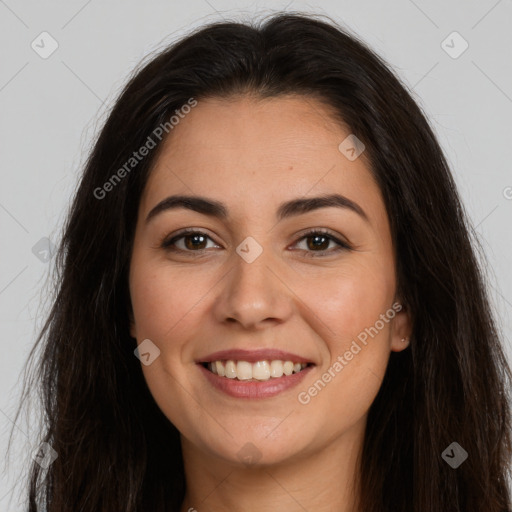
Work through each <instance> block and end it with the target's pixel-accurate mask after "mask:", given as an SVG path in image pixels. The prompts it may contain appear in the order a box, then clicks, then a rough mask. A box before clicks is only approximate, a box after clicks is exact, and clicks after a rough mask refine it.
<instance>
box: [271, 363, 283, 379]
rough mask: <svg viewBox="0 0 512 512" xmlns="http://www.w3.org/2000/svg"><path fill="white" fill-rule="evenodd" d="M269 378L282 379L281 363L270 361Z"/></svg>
mask: <svg viewBox="0 0 512 512" xmlns="http://www.w3.org/2000/svg"><path fill="white" fill-rule="evenodd" d="M270 376H271V377H276V378H277V377H282V376H283V362H282V361H272V362H271V363H270Z"/></svg>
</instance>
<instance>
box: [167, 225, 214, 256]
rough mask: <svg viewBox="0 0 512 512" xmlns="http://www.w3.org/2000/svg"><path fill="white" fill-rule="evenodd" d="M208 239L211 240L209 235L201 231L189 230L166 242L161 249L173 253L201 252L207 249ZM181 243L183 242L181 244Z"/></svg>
mask: <svg viewBox="0 0 512 512" xmlns="http://www.w3.org/2000/svg"><path fill="white" fill-rule="evenodd" d="M208 239H209V240H211V238H210V237H209V236H208V235H206V234H205V233H203V232H201V231H194V230H187V231H182V232H181V233H179V234H178V235H176V236H174V237H172V238H171V239H169V240H164V241H163V242H162V243H161V247H162V248H163V249H168V250H173V251H183V252H201V251H204V250H206V249H207V247H206V244H207V241H208ZM181 241H183V242H182V243H181ZM180 245H181V246H180ZM217 247H218V246H217Z"/></svg>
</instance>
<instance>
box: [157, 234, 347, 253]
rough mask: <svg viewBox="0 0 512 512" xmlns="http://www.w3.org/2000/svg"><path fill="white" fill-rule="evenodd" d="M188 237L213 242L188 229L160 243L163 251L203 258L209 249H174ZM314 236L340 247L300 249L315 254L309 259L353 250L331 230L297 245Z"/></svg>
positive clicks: (305, 235) (308, 235) (302, 237)
mask: <svg viewBox="0 0 512 512" xmlns="http://www.w3.org/2000/svg"><path fill="white" fill-rule="evenodd" d="M187 235H205V236H206V237H207V238H209V239H210V240H212V238H211V237H210V236H208V235H207V234H206V233H204V232H202V231H199V230H197V229H194V228H186V229H184V230H182V231H181V232H179V233H178V234H177V235H175V236H173V237H172V238H170V239H166V238H164V239H163V240H162V241H161V242H160V247H161V248H162V249H165V250H167V251H172V252H181V253H198V254H194V256H197V257H200V256H202V255H203V253H204V252H205V251H206V250H207V249H199V250H197V251H192V250H189V249H179V248H176V247H173V245H174V244H175V243H176V242H177V241H178V240H180V239H181V238H185V237H186V236H187ZM314 235H323V236H325V237H326V238H328V239H329V240H330V241H332V242H335V243H336V244H338V247H336V248H335V249H334V250H333V249H330V250H321V251H311V250H306V249H300V250H301V251H303V252H306V253H313V254H309V255H308V256H307V257H308V258H322V257H325V256H329V255H331V254H335V253H338V252H340V251H347V250H351V249H352V248H351V247H350V246H349V245H348V244H347V243H346V242H343V241H341V240H339V239H338V238H336V237H335V236H333V235H332V234H331V232H330V231H329V230H326V229H312V230H310V231H307V232H306V233H304V234H303V235H302V236H301V237H300V238H299V239H298V240H297V242H295V244H297V243H298V242H300V241H302V240H304V239H305V238H309V237H312V236H314ZM295 244H294V245H295ZM315 253H317V254H315Z"/></svg>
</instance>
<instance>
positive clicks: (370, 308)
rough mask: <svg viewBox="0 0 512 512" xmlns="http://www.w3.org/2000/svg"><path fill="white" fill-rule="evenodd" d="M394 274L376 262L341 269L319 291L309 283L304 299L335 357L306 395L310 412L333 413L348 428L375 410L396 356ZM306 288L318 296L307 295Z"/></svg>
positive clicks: (390, 267) (320, 286)
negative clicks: (393, 340) (393, 350)
mask: <svg viewBox="0 0 512 512" xmlns="http://www.w3.org/2000/svg"><path fill="white" fill-rule="evenodd" d="M392 268H393V267H392V266H390V265H386V264H385V263H384V262H383V263H375V260H373V261H372V262H371V264H370V263H368V264H366V265H361V264H360V262H358V264H357V265H351V266H348V265H347V267H346V268H345V269H342V270H340V269H337V271H336V273H333V275H332V278H331V279H325V280H324V281H322V282H321V283H322V284H321V285H320V284H317V286H316V287H313V286H312V282H309V283H307V282H304V288H303V289H302V290H303V291H302V292H301V294H302V296H307V297H308V301H307V305H308V307H310V308H311V309H312V311H313V312H314V315H315V317H317V319H318V320H317V322H316V325H317V329H316V330H317V333H318V334H320V335H321V337H322V340H323V344H324V346H325V347H326V348H327V350H328V351H329V354H328V356H327V354H326V356H327V357H326V359H325V361H324V362H323V364H322V368H319V369H318V373H317V376H316V379H317V380H316V381H315V382H314V383H313V386H312V387H310V388H309V389H303V390H301V391H303V392H304V393H305V394H303V395H302V398H301V400H302V401H301V403H303V404H305V406H306V407H314V408H316V407H318V408H319V409H320V410H329V411H331V412H332V413H333V418H335V417H338V418H341V417H343V418H345V421H346V422H348V423H351V422H352V421H355V420H356V419H357V418H361V416H363V415H364V414H365V412H366V411H367V410H368V408H369V407H370V405H371V403H372V402H373V400H374V398H375V396H376V394H377V392H378V390H379V388H380V385H381V383H382V378H383V376H384V373H385V370H386V366H387V363H388V360H389V354H390V326H391V319H392V317H393V316H394V312H391V314H389V310H390V308H391V305H392V301H393V297H394V291H395V290H394V274H393V270H392ZM306 288H309V290H315V291H314V293H311V291H310V292H309V293H308V295H305V293H306ZM387 311H388V315H387V316H386V312H387ZM381 315H384V318H385V319H386V320H387V321H383V320H382V317H381ZM319 380H320V382H319ZM306 402H308V404H309V405H307V404H306ZM313 404H315V405H313ZM337 414H339V415H338V416H337ZM335 424H336V421H334V423H333V424H332V425H333V426H335Z"/></svg>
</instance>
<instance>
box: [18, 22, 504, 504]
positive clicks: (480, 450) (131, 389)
mask: <svg viewBox="0 0 512 512" xmlns="http://www.w3.org/2000/svg"><path fill="white" fill-rule="evenodd" d="M240 93H251V94H257V95H259V96H261V97H273V96H279V95H283V94H287V93H293V94H302V95H306V96H314V97H316V98H319V99H321V100H322V101H324V102H326V103H327V104H328V105H329V106H330V107H331V109H332V110H333V112H335V113H336V114H337V115H338V116H339V119H340V122H341V121H342V122H344V123H346V125H348V126H349V127H350V129H351V132H352V133H354V134H355V135H356V136H357V137H358V138H359V139H360V140H362V141H363V143H364V144H365V146H366V155H367V156H368V158H369V161H370V164H371V172H372V173H373V175H374V177H375V179H376V180H377V183H378V184H379V187H380V189H381V192H382V195H383V197H384V200H385V204H386V208H387V213H388V216H389V220H390V225H391V230H392V236H393V244H394V248H395V251H396V265H397V276H398V277H397V287H398V294H399V296H400V297H401V298H402V301H403V303H404V304H405V306H406V307H407V308H408V309H409V312H410V314H411V316H412V319H413V333H412V337H411V346H410V347H409V348H408V349H407V350H405V351H403V352H400V353H392V354H391V358H390V361H389V366H388V368H387V372H386V375H385V378H384V381H383V384H382V387H381V389H380V391H379V393H378V395H377V397H376V398H375V401H374V403H373V404H372V406H371V408H370V411H369V416H368V423H367V429H366V433H365V440H364V446H363V452H362V459H361V472H360V474H359V475H358V476H359V478H360V481H361V486H362V495H361V503H360V505H361V510H364V511H365V512H412V511H414V512H441V511H443V512H510V511H511V498H510V488H509V484H508V478H509V476H510V461H511V458H512V447H511V410H510V388H511V382H512V376H511V371H510V367H509V366H508V364H507V360H506V358H505V355H504V352H503V349H502V345H501V342H500V338H499V333H498V329H497V324H496V320H495V319H494V317H493V312H492V310H491V309H490V306H489V299H488V296H487V292H486V288H485V282H484V279H483V274H482V270H481V268H480V264H479V262H478V260H477V252H476V248H477V247H478V245H477V240H476V237H475V236H474V231H473V229H472V227H471V225H470V223H469V222H468V218H467V215H466V213H465V212H464V209H463V207H462V205H461V201H460V199H459V196H458V193H457V190H456V187H455V184H454V181H453V178H452V176H451V174H450V171H449V168H448V165H447V162H446V160H445V157H444V155H443V152H442V150H441V148H440V146H439V144H438V142H437V141H436V138H435V136H434V134H433V131H432V129H431V127H430V126H429V123H428V122H427V120H426V119H425V116H424V114H423V113H422V111H421V109H420V108H419V106H418V105H417V104H416V102H415V101H414V100H413V99H412V97H411V94H410V93H409V92H408V91H407V87H406V86H405V85H403V84H402V83H401V82H400V80H399V79H398V78H397V77H396V76H395V75H394V74H393V72H392V71H391V70H390V68H389V66H387V65H386V64H385V62H384V61H383V60H382V59H381V58H380V57H379V56H378V55H376V54H375V53H374V52H373V51H371V50H370V49H369V48H368V47H367V46H366V45H365V44H364V43H363V42H362V41H360V40H358V38H357V37H356V36H355V35H353V34H350V33H349V32H348V30H347V29H344V28H342V27H340V26H338V25H336V24H335V23H334V22H333V21H332V20H329V19H327V20H322V19H320V17H319V16H316V17H314V16H311V15H309V14H308V15H301V14H300V13H299V14H277V15H274V16H272V17H271V18H270V19H268V20H266V21H265V22H264V23H261V24H260V25H259V26H255V25H254V26H253V25H250V24H242V23H235V22H233V23H229V22H222V23H214V24H211V25H208V26H206V27H203V28H201V29H199V30H196V31H195V32H194V33H192V34H190V35H188V36H187V37H185V38H183V39H182V40H180V41H178V42H177V43H176V44H173V45H172V46H170V47H168V48H166V49H165V50H164V51H162V52H160V53H159V54H158V55H157V56H156V57H153V58H151V60H150V61H149V62H147V63H146V64H145V65H144V66H142V67H141V68H140V69H139V70H137V72H136V73H135V74H134V75H133V76H132V78H131V79H130V80H129V82H128V84H127V85H126V86H125V88H124V89H123V91H122V92H121V94H120V96H119V98H118V99H117V101H116V103H115V104H114V106H113V108H112V110H111V112H110V114H109V116H108V119H107V120H106V122H105V124H104V126H103V128H102V130H101V132H100V133H99V136H98V138H97V140H96V142H95V145H94V148H93V150H92V152H91V154H90V157H89V159H88V161H87V164H86V166H85V169H84V171H83V174H82V176H81V180H80V183H79V186H78V189H77V191H76V194H75V197H74V199H73V201H72V204H71V208H70V212H69V215H68V217H67V220H66V223H65V227H64V234H63V238H62V241H61V243H60V246H59V250H58V253H57V256H56V259H55V269H56V278H55V296H54V301H53V307H52V309H51V312H50V314H49V317H48V319H47V321H46V323H45V325H44V328H43V329H42V331H41V333H40V335H39V337H38V339H37V341H36V344H35V346H34V349H33V350H32V352H31V353H30V356H29V358H33V357H35V354H36V350H35V349H36V347H38V346H40V349H41V350H40V356H39V358H38V360H37V368H36V369H37V372H36V373H35V374H34V380H37V382H38V384H39V386H40V390H41V398H42V409H43V414H44V418H43V419H44V432H42V433H41V435H42V438H43V440H44V441H45V442H47V443H48V444H49V445H51V447H52V448H53V449H54V450H55V451H56V453H57V454H58V457H57V459H56V460H54V461H53V462H52V463H51V464H50V465H49V467H48V468H46V469H44V468H42V467H41V465H40V464H38V463H37V462H34V463H33V465H32V466H31V468H30V483H29V489H28V493H29V507H28V511H29V512H36V511H41V510H46V512H68V511H69V512H71V511H72V512H93V511H94V512H113V511H121V510H122V511H124V512H135V511H148V512H149V511H150V512H164V511H179V509H180V506H181V503H182V500H183V496H184V491H185V479H184V471H183V461H182V454H181V448H180V440H179V433H178V431H177V429H176V428H175V427H174V426H173V425H172V423H171V422H170V421H169V420H168V419H167V418H166V417H165V416H164V415H163V413H162V412H161V410H160V409H159V408H158V406H157V405H156V403H155V401H154V400H153V398H152V395H151V393H150V392H149V390H148V387H147V385H146V383H145V380H144V378H143V374H142V371H141V365H140V361H139V360H138V359H137V358H136V357H135V356H134V349H135V348H136V341H135V340H134V339H133V338H131V337H130V334H129V318H130V311H131V305H130V296H129V290H128V269H129V261H130V254H131V248H132V243H133V237H134V228H135V223H136V218H137V209H138V204H139V199H140V196H141V192H142V190H143V188H144V186H145V183H146V180H147V177H148V174H149V172H150V170H151V166H152V164H153V163H154V161H155V159H156V158H157V156H158V149H159V148H160V147H161V143H160V141H157V147H156V148H155V149H154V150H153V151H151V152H150V153H149V155H148V156H147V157H145V158H144V159H143V160H141V161H140V162H138V163H137V165H136V167H135V168H134V169H132V170H131V171H130V172H126V173H122V174H123V176H122V179H120V180H118V181H116V182H115V186H114V185H112V187H109V191H108V194H105V195H104V196H103V197H98V196H100V195H103V193H101V194H99V193H98V188H101V187H102V186H103V185H104V184H105V183H106V182H108V181H109V180H110V179H111V178H112V176H113V175H114V174H116V173H118V171H119V169H120V168H122V167H123V165H125V164H126V162H127V161H128V159H129V158H130V157H131V156H132V154H133V152H134V151H135V150H137V149H138V148H140V147H141V146H142V145H144V143H145V142H146V141H147V138H148V136H150V135H151V134H152V133H153V132H154V130H155V129H156V128H157V127H158V126H160V125H162V124H165V123H166V122H168V119H169V117H170V116H171V115H172V114H173V112H175V111H176V110H179V109H180V107H181V106H182V105H185V104H186V103H187V102H188V101H189V100H190V98H195V100H197V101H199V102H200V101H201V98H206V97H212V96H222V97H229V96H232V95H234V94H240ZM169 133H171V132H169ZM170 136H172V133H171V134H170ZM118 176H119V174H118ZM482 268H483V267H482ZM26 394H27V393H26V390H25V387H24V394H23V396H24V397H25V396H26ZM18 414H19V411H18ZM454 442H456V443H458V445H460V447H462V448H463V449H464V450H465V451H466V452H467V454H468V458H467V459H466V460H465V461H464V462H463V463H462V464H461V465H460V466H459V467H457V468H454V467H452V466H451V465H450V464H448V463H447V462H446V458H445V457H443V453H444V452H445V450H446V449H447V448H449V447H450V445H452V443H454ZM452 449H453V445H452Z"/></svg>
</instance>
